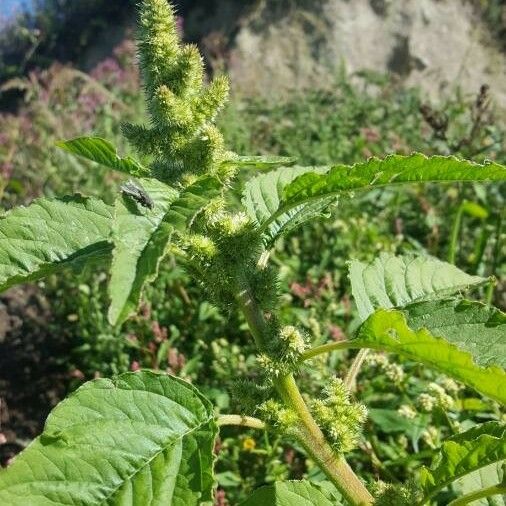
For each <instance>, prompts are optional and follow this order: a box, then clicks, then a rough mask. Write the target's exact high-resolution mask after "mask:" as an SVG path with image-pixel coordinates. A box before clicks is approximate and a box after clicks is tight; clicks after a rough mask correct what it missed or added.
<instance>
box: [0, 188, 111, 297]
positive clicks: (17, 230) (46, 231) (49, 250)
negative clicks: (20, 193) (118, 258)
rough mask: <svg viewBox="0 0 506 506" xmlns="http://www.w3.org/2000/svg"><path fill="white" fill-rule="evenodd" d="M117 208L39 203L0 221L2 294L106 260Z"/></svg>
mask: <svg viewBox="0 0 506 506" xmlns="http://www.w3.org/2000/svg"><path fill="white" fill-rule="evenodd" d="M112 214H113V208H112V207H110V206H108V205H106V204H104V203H103V202H102V201H100V200H97V199H93V198H87V197H82V196H81V195H76V196H73V197H63V198H55V199H47V198H41V199H38V200H35V201H34V202H33V203H32V204H30V205H29V206H27V207H17V208H15V209H13V210H12V211H8V212H7V213H5V215H4V216H2V217H0V290H5V289H7V288H9V287H10V286H12V285H15V284H17V283H23V282H26V281H33V280H35V279H39V278H41V277H44V276H47V275H48V274H51V273H52V272H54V271H55V270H57V269H59V268H62V267H66V266H73V267H76V268H78V267H80V266H82V265H83V264H84V263H85V262H87V261H90V260H95V259H102V258H108V257H109V255H110V251H111V244H110V242H109V240H110V235H111V228H112Z"/></svg>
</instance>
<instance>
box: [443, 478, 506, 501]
mask: <svg viewBox="0 0 506 506" xmlns="http://www.w3.org/2000/svg"><path fill="white" fill-rule="evenodd" d="M505 493H506V485H503V484H501V483H499V484H497V485H493V486H492V487H487V488H484V489H482V490H478V491H476V492H471V493H470V494H466V495H464V496H462V497H459V498H458V499H455V500H454V501H452V502H451V503H450V504H449V505H448V506H464V505H466V504H471V503H472V502H474V501H477V500H478V499H483V498H484V497H491V496H493V495H499V494H505Z"/></svg>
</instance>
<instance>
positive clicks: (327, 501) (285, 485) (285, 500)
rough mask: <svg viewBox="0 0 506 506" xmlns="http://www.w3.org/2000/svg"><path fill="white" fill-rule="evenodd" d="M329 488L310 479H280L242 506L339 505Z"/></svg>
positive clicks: (251, 497) (258, 492)
mask: <svg viewBox="0 0 506 506" xmlns="http://www.w3.org/2000/svg"><path fill="white" fill-rule="evenodd" d="M340 504H341V503H340V502H336V499H335V498H333V497H331V495H330V494H329V493H328V491H327V490H325V489H324V488H322V487H319V486H318V485H317V484H313V483H311V482H310V481H278V482H276V483H274V485H269V486H266V487H261V488H259V489H257V490H255V492H253V494H252V495H251V496H250V497H249V498H248V499H247V500H246V501H244V502H242V503H241V506H260V505H261V506H339V505H340Z"/></svg>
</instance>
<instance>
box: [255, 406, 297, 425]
mask: <svg viewBox="0 0 506 506" xmlns="http://www.w3.org/2000/svg"><path fill="white" fill-rule="evenodd" d="M258 412H259V413H260V415H261V416H262V418H263V419H264V420H265V421H266V423H268V424H269V425H271V426H273V427H276V428H278V429H280V430H282V431H283V432H290V429H292V428H294V427H295V425H296V423H297V421H298V417H297V414H296V413H295V412H294V411H292V410H291V409H290V408H285V407H284V406H283V405H282V404H280V403H279V402H278V401H275V400H274V399H269V400H268V401H265V402H264V403H263V404H262V405H261V406H260V407H259V408H258Z"/></svg>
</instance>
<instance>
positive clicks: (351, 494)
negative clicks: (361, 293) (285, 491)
mask: <svg viewBox="0 0 506 506" xmlns="http://www.w3.org/2000/svg"><path fill="white" fill-rule="evenodd" d="M243 286H244V285H243ZM237 301H238V303H239V307H240V309H241V311H242V312H243V314H244V317H245V318H246V321H247V323H248V325H249V328H250V330H251V333H252V335H253V337H254V339H255V342H256V344H257V346H258V348H259V349H260V350H264V349H265V341H266V337H267V336H269V328H268V325H267V322H266V321H265V318H264V316H263V314H262V311H261V310H260V308H259V307H258V305H257V303H256V301H255V300H254V298H253V297H252V295H251V291H250V289H249V288H245V289H242V290H241V291H240V292H239V293H238V295H237ZM333 344H338V343H333ZM273 382H274V386H275V387H276V389H277V391H278V392H279V395H280V396H281V398H282V399H283V401H284V402H285V403H286V405H287V406H289V407H290V408H291V409H292V410H293V411H294V412H295V413H297V415H298V418H299V423H298V425H297V427H295V428H294V430H293V433H294V435H295V436H296V437H297V438H298V439H299V441H300V442H301V444H302V445H303V446H304V448H305V450H306V451H307V453H308V455H309V456H310V457H311V458H312V459H313V460H314V461H315V462H316V463H317V464H318V466H319V467H320V468H321V470H322V471H323V472H324V473H325V474H326V475H327V477H328V478H329V480H330V481H331V482H332V483H333V484H334V485H335V486H336V487H337V489H338V490H339V492H341V494H342V495H343V496H344V497H345V498H346V499H347V500H348V501H349V503H350V504H351V505H352V506H362V505H364V506H367V505H370V504H372V502H373V497H372V496H371V494H370V493H369V491H368V490H367V489H366V488H365V486H364V485H363V483H362V482H361V481H360V479H359V478H358V476H357V475H356V474H355V473H354V472H353V470H352V469H351V468H350V466H349V465H348V463H347V462H346V460H345V459H344V457H342V456H341V455H338V454H336V453H335V452H334V451H333V450H332V448H331V447H330V445H329V444H328V442H327V440H326V439H325V436H324V435H323V433H322V431H321V430H320V428H319V427H318V425H317V424H316V422H315V420H314V418H313V416H312V415H311V412H310V411H309V408H308V407H307V405H306V403H305V401H304V399H303V397H302V395H301V393H300V391H299V389H298V387H297V385H296V383H295V380H294V378H293V375H292V374H289V375H286V376H283V377H281V378H277V379H275V380H274V381H273Z"/></svg>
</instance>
